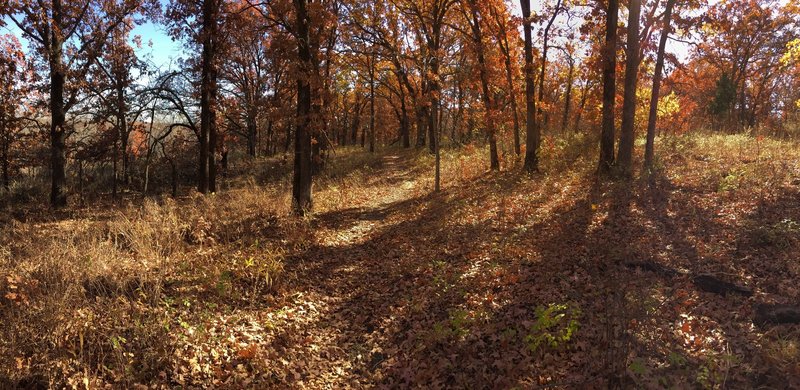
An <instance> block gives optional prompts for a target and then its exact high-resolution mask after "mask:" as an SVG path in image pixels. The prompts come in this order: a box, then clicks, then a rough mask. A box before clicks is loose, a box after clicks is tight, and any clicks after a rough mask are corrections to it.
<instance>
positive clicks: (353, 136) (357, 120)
mask: <svg viewBox="0 0 800 390" xmlns="http://www.w3.org/2000/svg"><path fill="white" fill-rule="evenodd" d="M359 127H361V103H360V102H358V101H357V102H356V107H355V114H354V115H353V123H351V124H350V144H352V145H355V144H357V143H358V128H359Z"/></svg>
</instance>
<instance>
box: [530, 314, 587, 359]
mask: <svg viewBox="0 0 800 390" xmlns="http://www.w3.org/2000/svg"><path fill="white" fill-rule="evenodd" d="M580 316H581V312H580V310H579V309H577V308H573V307H570V306H569V305H566V304H550V305H548V306H547V307H542V306H539V307H537V308H536V322H535V323H534V324H533V325H532V326H531V328H530V332H529V333H528V335H527V336H525V343H526V344H527V345H528V348H530V350H531V351H534V352H535V351H538V350H539V349H540V348H542V347H547V348H558V346H559V345H563V344H564V343H567V342H569V341H570V340H571V339H572V338H573V337H574V336H575V333H577V331H578V328H579V327H580V322H579V321H578V319H579V318H580Z"/></svg>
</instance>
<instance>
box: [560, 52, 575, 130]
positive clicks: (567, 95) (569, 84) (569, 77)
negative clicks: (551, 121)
mask: <svg viewBox="0 0 800 390" xmlns="http://www.w3.org/2000/svg"><path fill="white" fill-rule="evenodd" d="M574 72H575V61H574V60H573V59H572V58H570V60H569V72H568V73H567V91H566V93H565V94H564V116H563V117H562V118H561V131H562V132H564V133H566V132H567V127H568V126H569V109H570V106H571V104H570V103H571V102H570V100H571V99H572V78H573V75H574Z"/></svg>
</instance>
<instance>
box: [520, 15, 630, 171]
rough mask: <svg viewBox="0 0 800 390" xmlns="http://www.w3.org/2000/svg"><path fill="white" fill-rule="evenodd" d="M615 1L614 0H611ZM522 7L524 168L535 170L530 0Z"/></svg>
mask: <svg viewBox="0 0 800 390" xmlns="http://www.w3.org/2000/svg"><path fill="white" fill-rule="evenodd" d="M612 1H615V0H612ZM520 6H521V8H522V23H523V25H522V27H523V34H524V35H525V110H526V112H527V114H526V115H527V118H526V119H527V120H526V123H525V167H524V168H525V170H526V171H528V172H536V171H538V170H539V143H540V137H541V135H540V133H539V128H538V127H537V126H536V96H535V93H536V92H535V89H536V87H535V83H534V76H533V71H534V65H533V37H532V32H531V1H530V0H520Z"/></svg>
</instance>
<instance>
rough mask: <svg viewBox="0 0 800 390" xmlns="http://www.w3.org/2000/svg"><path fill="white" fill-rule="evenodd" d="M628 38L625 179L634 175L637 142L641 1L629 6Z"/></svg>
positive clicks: (621, 155)
mask: <svg viewBox="0 0 800 390" xmlns="http://www.w3.org/2000/svg"><path fill="white" fill-rule="evenodd" d="M628 8H629V10H628V38H627V47H626V58H625V94H624V96H623V103H622V129H621V131H620V139H619V151H618V152H617V163H618V164H619V168H620V173H621V174H622V175H623V176H625V177H630V176H631V174H632V170H633V169H632V168H633V167H632V161H633V144H634V142H635V141H636V134H635V130H636V129H635V125H636V123H635V121H636V86H637V82H638V81H639V15H640V14H641V10H642V2H641V0H630V3H629V5H628Z"/></svg>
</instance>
